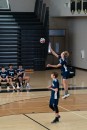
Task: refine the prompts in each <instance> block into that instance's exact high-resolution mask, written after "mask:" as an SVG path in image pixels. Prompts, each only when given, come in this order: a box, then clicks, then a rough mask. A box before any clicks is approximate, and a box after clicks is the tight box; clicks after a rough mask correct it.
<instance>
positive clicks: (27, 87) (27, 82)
mask: <svg viewBox="0 0 87 130" xmlns="http://www.w3.org/2000/svg"><path fill="white" fill-rule="evenodd" d="M23 80H25V82H26V89H27V91H28V90H30V88H31V87H30V84H29V81H30V77H29V76H24V77H23Z"/></svg>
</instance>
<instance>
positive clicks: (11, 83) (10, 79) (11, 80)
mask: <svg viewBox="0 0 87 130" xmlns="http://www.w3.org/2000/svg"><path fill="white" fill-rule="evenodd" d="M13 81H14V78H9V84H10V85H11V86H12V88H13V90H15V86H14V84H13Z"/></svg>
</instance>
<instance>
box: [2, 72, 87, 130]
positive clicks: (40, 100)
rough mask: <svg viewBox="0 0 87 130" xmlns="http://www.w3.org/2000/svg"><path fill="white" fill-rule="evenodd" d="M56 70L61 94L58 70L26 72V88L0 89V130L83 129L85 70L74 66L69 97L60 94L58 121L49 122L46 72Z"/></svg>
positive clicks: (86, 121)
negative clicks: (23, 89) (9, 90)
mask: <svg viewBox="0 0 87 130" xmlns="http://www.w3.org/2000/svg"><path fill="white" fill-rule="evenodd" d="M52 71H58V72H59V82H60V89H61V90H60V94H61V96H62V95H63V90H62V84H61V75H60V70H46V71H35V72H26V75H29V76H30V78H31V80H30V85H31V91H30V92H26V91H25V92H8V93H7V92H6V93H0V130H20V129H21V130H57V129H59V130H77V129H79V130H82V129H83V130H86V129H87V78H86V77H87V72H85V71H82V70H76V76H75V77H74V78H72V79H69V89H70V90H69V92H70V97H68V98H67V99H62V98H61V97H60V102H59V110H60V115H61V118H60V121H59V122H58V123H56V124H51V121H52V120H53V119H54V116H55V115H54V113H53V112H52V111H51V110H50V109H49V98H50V91H48V89H47V86H48V85H50V84H51V78H50V74H51V72H52Z"/></svg>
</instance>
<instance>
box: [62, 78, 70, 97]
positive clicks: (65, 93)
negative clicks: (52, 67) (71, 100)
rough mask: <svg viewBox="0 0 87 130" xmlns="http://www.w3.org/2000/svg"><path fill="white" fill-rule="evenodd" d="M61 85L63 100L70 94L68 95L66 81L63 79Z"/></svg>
mask: <svg viewBox="0 0 87 130" xmlns="http://www.w3.org/2000/svg"><path fill="white" fill-rule="evenodd" d="M62 83H63V87H64V96H63V97H62V98H63V99H65V98H67V97H69V96H70V94H69V93H68V79H66V78H63V81H62Z"/></svg>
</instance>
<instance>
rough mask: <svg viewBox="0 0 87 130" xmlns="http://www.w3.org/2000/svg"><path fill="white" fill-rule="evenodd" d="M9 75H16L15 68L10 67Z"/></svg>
mask: <svg viewBox="0 0 87 130" xmlns="http://www.w3.org/2000/svg"><path fill="white" fill-rule="evenodd" d="M7 72H8V76H9V77H14V76H15V70H14V69H8V71H7Z"/></svg>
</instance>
